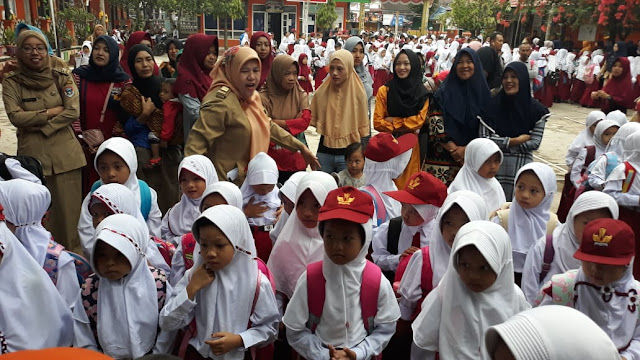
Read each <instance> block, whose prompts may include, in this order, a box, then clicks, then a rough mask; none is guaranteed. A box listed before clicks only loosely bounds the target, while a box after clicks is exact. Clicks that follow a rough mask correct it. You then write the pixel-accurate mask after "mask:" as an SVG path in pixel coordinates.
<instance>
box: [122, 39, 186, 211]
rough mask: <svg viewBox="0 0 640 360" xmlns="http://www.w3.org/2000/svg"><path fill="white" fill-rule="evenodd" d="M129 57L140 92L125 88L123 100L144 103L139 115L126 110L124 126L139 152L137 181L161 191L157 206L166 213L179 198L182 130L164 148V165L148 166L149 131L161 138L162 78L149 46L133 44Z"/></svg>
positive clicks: (162, 153) (136, 87) (134, 82)
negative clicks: (154, 72)
mask: <svg viewBox="0 0 640 360" xmlns="http://www.w3.org/2000/svg"><path fill="white" fill-rule="evenodd" d="M128 58H129V68H130V69H131V75H132V78H133V83H132V84H131V85H130V87H134V88H135V89H137V93H136V92H135V91H132V89H130V88H125V89H124V91H123V95H122V100H121V101H125V98H127V97H130V96H135V97H138V96H139V97H140V99H139V100H137V101H140V103H141V104H142V105H141V107H142V112H141V113H140V114H138V113H134V112H132V111H131V109H129V108H128V107H125V108H126V109H127V111H129V114H130V115H131V117H129V119H128V120H127V122H126V123H125V125H124V130H125V133H126V134H127V137H128V138H129V141H131V143H133V145H134V146H135V149H136V156H137V158H138V173H137V176H138V178H139V179H141V180H144V181H146V182H147V183H148V184H149V186H151V187H152V188H154V189H162V191H161V192H159V193H158V205H159V207H160V210H161V211H162V212H163V213H164V212H166V211H167V210H168V209H169V208H170V207H171V206H173V205H174V204H175V203H176V201H178V199H179V194H178V181H177V176H176V174H177V173H178V165H179V164H180V161H181V160H182V155H181V154H180V150H179V146H180V144H182V139H183V136H182V134H180V132H179V131H176V132H175V133H174V136H173V138H172V139H171V140H170V141H169V143H168V144H167V148H163V149H161V156H162V163H161V164H160V166H158V167H152V168H150V167H149V166H148V164H149V160H150V159H151V150H150V144H149V138H148V134H149V130H151V131H153V132H154V133H155V134H156V135H158V134H160V132H161V128H162V121H163V112H162V101H161V100H160V83H161V82H162V78H161V77H160V76H157V75H154V74H153V65H154V64H155V59H154V58H153V54H152V51H151V49H150V48H149V47H147V46H145V45H134V46H133V47H132V48H131V50H130V51H129V57H128ZM123 106H124V105H123Z"/></svg>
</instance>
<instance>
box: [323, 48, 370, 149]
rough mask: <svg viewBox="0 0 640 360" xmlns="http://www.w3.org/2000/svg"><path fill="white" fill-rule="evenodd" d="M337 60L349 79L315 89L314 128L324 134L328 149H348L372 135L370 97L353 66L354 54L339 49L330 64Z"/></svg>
mask: <svg viewBox="0 0 640 360" xmlns="http://www.w3.org/2000/svg"><path fill="white" fill-rule="evenodd" d="M335 59H338V60H340V62H342V65H343V66H344V67H345V69H347V71H348V78H347V80H346V81H345V82H344V83H342V85H340V87H337V86H335V85H334V84H333V81H331V80H330V79H329V80H328V81H325V82H324V83H322V85H320V87H319V88H318V89H317V90H316V93H315V95H314V96H313V100H312V102H311V114H312V118H311V125H313V126H315V127H316V131H317V132H318V133H319V134H321V135H324V145H325V146H327V147H329V148H334V149H339V148H345V147H347V146H348V145H349V144H352V143H354V142H360V137H362V136H366V135H369V116H368V111H367V106H368V105H367V95H366V93H365V91H364V86H363V85H362V82H361V81H360V78H359V77H358V74H357V73H356V70H355V69H354V67H353V55H351V53H350V52H349V51H347V50H338V51H336V52H334V53H333V54H332V55H331V59H330V61H329V63H331V62H332V61H333V60H335Z"/></svg>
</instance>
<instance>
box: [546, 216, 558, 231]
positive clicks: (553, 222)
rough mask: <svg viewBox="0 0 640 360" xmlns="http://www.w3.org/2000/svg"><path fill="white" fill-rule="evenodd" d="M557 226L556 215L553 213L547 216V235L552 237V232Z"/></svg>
mask: <svg viewBox="0 0 640 360" xmlns="http://www.w3.org/2000/svg"><path fill="white" fill-rule="evenodd" d="M557 225H558V215H556V214H554V213H550V214H549V221H547V235H553V230H555V229H556V226H557Z"/></svg>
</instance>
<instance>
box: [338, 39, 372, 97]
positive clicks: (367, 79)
mask: <svg viewBox="0 0 640 360" xmlns="http://www.w3.org/2000/svg"><path fill="white" fill-rule="evenodd" d="M358 44H362V49H363V50H364V41H362V39H360V38H359V37H357V36H352V37H350V38H348V39H347V41H346V42H345V43H344V49H345V50H348V51H349V52H352V51H353V49H354V48H355V47H356V45H358ZM355 69H356V73H358V77H360V81H362V85H364V91H365V92H366V93H367V99H369V98H371V97H372V96H373V79H372V78H371V74H370V73H369V71H368V70H367V69H366V68H365V67H364V65H363V64H360V65H357V66H355Z"/></svg>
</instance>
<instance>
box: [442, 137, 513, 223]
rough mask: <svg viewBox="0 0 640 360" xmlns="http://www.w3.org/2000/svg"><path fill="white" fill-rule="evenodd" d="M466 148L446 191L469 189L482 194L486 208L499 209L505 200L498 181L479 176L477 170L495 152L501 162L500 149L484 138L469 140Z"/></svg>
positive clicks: (493, 178)
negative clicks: (461, 164) (459, 165)
mask: <svg viewBox="0 0 640 360" xmlns="http://www.w3.org/2000/svg"><path fill="white" fill-rule="evenodd" d="M467 150H468V151H465V153H464V165H463V166H462V168H461V169H460V171H459V172H458V175H456V177H455V179H453V182H452V183H451V185H449V189H448V193H449V194H451V193H453V192H455V191H458V190H471V191H473V192H475V193H476V194H478V195H480V196H482V198H483V199H484V201H485V202H486V205H487V210H489V211H494V210H496V209H499V208H500V206H501V205H502V204H504V203H505V202H506V201H507V199H506V198H505V196H504V190H503V189H502V186H501V185H500V182H498V180H497V179H496V178H495V177H492V178H490V179H487V178H484V177H482V176H480V175H479V174H478V170H479V169H480V167H482V165H483V164H484V162H485V161H487V160H488V159H489V158H490V157H492V156H493V154H495V153H499V154H500V163H502V160H503V155H502V151H500V148H499V147H498V145H496V143H495V142H493V140H489V139H485V138H477V139H473V140H471V142H470V143H469V144H468V145H467Z"/></svg>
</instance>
